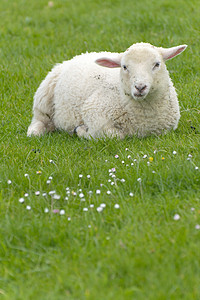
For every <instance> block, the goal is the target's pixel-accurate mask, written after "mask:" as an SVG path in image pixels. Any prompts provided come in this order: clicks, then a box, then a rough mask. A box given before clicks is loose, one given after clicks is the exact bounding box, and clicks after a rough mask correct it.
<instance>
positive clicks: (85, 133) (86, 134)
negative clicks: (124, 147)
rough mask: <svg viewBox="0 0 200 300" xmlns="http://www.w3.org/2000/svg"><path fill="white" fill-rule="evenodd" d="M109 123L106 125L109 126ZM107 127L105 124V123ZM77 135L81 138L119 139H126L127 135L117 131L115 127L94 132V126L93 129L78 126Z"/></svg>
mask: <svg viewBox="0 0 200 300" xmlns="http://www.w3.org/2000/svg"><path fill="white" fill-rule="evenodd" d="M108 123H109V122H106V124H107V125H108ZM104 125H105V123H104ZM75 133H76V134H77V135H78V136H79V137H83V138H87V139H89V138H91V137H93V138H101V137H117V138H120V139H123V138H125V134H124V133H123V132H122V131H121V130H120V129H117V128H115V127H112V126H106V127H105V126H102V125H101V126H100V127H99V129H96V130H94V129H93V130H92V126H91V128H88V127H87V126H86V125H80V126H77V127H76V128H75Z"/></svg>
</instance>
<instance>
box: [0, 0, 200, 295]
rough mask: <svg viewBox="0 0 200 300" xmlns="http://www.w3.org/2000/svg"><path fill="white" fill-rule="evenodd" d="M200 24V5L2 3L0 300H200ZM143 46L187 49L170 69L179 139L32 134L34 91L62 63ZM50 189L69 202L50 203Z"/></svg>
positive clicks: (88, 0) (100, 0)
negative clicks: (178, 115)
mask: <svg viewBox="0 0 200 300" xmlns="http://www.w3.org/2000/svg"><path fill="white" fill-rule="evenodd" d="M199 15H200V9H199V1H198V0H191V1H189V2H188V1H184V0H177V1H172V0H161V1H156V0H152V1H148V0H144V1H133V0H124V1H120V0H115V1H114V0H108V1H105V0H93V1H92V0H85V1H78V0H74V1H68V0H66V1H64V0H63V1H62V0H57V1H54V6H53V7H49V6H48V1H47V0H45V1H44V0H34V1H25V0H18V1H12V0H7V1H6V0H1V2H0V61H1V64H0V98H1V99H0V122H1V123H0V124H1V130H0V166H1V167H0V190H1V192H0V220H1V221H0V299H5V300H6V299H8V300H13V299H14V300H15V299H16V300H17V299H19V300H22V299H23V300H27V299H34V300H35V299H41V300H47V299H48V300H55V299H56V300H61V299H69V300H75V299H76V300H82V299H89V300H94V299H95V300H113V299H116V300H118V299H119V300H129V299H133V300H135V299H136V300H140V299H141V300H144V299H150V300H164V299H170V300H173V299H174V300H177V299H187V300H191V299H195V300H198V299H200V285H199V281H200V250H199V249H200V230H198V229H196V228H195V227H196V225H198V224H200V143H199V133H200V108H199V107H200V96H199V82H200V78H199V73H200V58H199V33H200V32H199V28H200V19H199ZM140 41H144V42H150V43H152V44H155V45H157V46H164V47H171V46H176V45H179V44H188V46H189V47H188V48H187V50H186V51H185V52H184V53H183V54H182V55H181V56H179V57H177V58H175V59H174V60H172V61H169V62H167V66H168V69H169V71H170V73H171V77H172V79H173V82H174V84H175V86H176V89H177V92H178V95H179V101H180V107H181V120H180V123H179V126H178V129H177V130H176V131H175V132H169V133H168V134H167V135H165V136H161V137H149V138H146V139H141V140H139V139H137V138H134V137H133V138H126V139H125V140H123V141H119V140H116V139H113V140H109V139H106V140H97V141H94V140H89V141H87V140H81V139H79V138H77V137H76V136H72V137H70V136H69V135H68V134H67V133H65V132H55V133H53V134H49V135H46V136H44V137H40V138H27V137H26V131H27V127H28V125H29V123H30V121H31V114H32V98H33V95H34V92H35V91H36V89H37V87H38V86H39V84H40V82H41V80H42V79H43V78H44V77H45V75H46V74H47V73H48V71H49V70H50V69H51V68H52V66H53V65H54V64H55V63H58V62H61V61H63V60H66V59H69V58H71V57H73V56H74V55H76V54H79V53H82V52H85V51H101V50H107V51H124V50H125V49H126V48H128V46H130V45H131V44H132V43H135V42H140ZM191 126H193V127H195V130H192V129H191ZM126 148H128V150H126ZM33 150H34V151H33ZM35 150H36V151H35ZM154 150H157V151H156V153H154ZM173 151H176V152H177V154H173ZM116 154H117V155H119V158H118V159H117V158H115V155H116ZM189 154H191V155H192V157H191V160H188V155H189ZM128 155H130V156H131V158H128ZM144 155H147V158H143V156H144ZM149 157H153V161H152V162H151V163H150V164H149V165H148V164H147V162H148V160H149ZM162 157H164V158H165V159H164V160H162ZM134 159H137V161H134ZM50 160H53V163H50ZM122 161H124V164H123V163H122ZM131 163H132V165H131ZM195 167H199V169H198V170H197V169H195ZM111 168H116V173H115V175H116V178H112V177H111V176H109V169H111ZM37 171H41V174H40V175H39V174H36V172H37ZM152 171H155V172H154V173H152ZM25 174H29V177H25V176H24V175H25ZM80 174H82V175H83V177H82V178H79V175H80ZM88 174H90V176H91V178H90V179H88V178H87V175H88ZM49 176H52V177H53V179H52V181H51V183H50V184H49V185H48V184H47V183H46V181H47V180H48V178H49ZM138 178H141V182H140V181H138V180H137V179H138ZM109 179H111V180H112V181H113V182H114V185H111V183H110V182H108V180H109ZM119 179H124V180H125V182H121V181H120V180H119ZM8 180H11V181H12V183H11V184H8ZM101 185H102V186H101ZM67 187H69V188H70V195H69V199H68V200H65V197H66V196H67V194H66V188H67ZM79 189H82V192H83V193H84V195H85V201H80V199H81V198H80V197H79V194H80V192H79ZM98 189H100V190H101V194H100V195H97V194H96V190H98ZM52 190H55V191H56V193H57V194H58V195H60V196H61V197H60V199H57V200H56V199H53V198H52V197H51V196H49V195H47V197H44V196H42V193H43V192H47V194H48V193H49V191H52ZM108 190H109V191H111V194H110V195H109V194H107V191H108ZM36 191H40V195H39V196H36V195H35V192H36ZM89 191H92V192H93V194H89V193H88V192H89ZM75 192H76V193H77V196H75V195H72V193H73V194H74V193H75ZM25 193H28V194H29V196H28V197H27V198H25V202H24V203H23V204H21V203H19V199H20V198H21V197H24V194H25ZM130 193H133V196H130ZM102 203H105V204H106V208H104V209H103V211H102V212H97V207H99V206H100V204H102ZM91 204H94V208H90V205H91ZM115 204H119V206H120V208H119V209H116V208H114V205H115ZM27 205H30V206H31V210H27V209H26V206H27ZM45 208H48V209H49V213H44V209H45ZM83 208H88V211H83ZM191 208H192V210H191ZM54 209H59V210H60V209H64V210H65V215H62V216H60V215H59V214H55V213H53V210H54ZM175 214H178V215H179V216H180V219H179V220H177V221H176V220H174V215H175Z"/></svg>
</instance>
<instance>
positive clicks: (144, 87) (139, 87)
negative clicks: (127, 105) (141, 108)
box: [135, 85, 147, 93]
mask: <svg viewBox="0 0 200 300" xmlns="http://www.w3.org/2000/svg"><path fill="white" fill-rule="evenodd" d="M135 88H136V90H137V91H138V92H140V93H142V92H144V90H145V89H146V88H147V86H146V85H138V86H137V85H135Z"/></svg>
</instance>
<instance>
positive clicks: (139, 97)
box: [132, 93, 147, 101]
mask: <svg viewBox="0 0 200 300" xmlns="http://www.w3.org/2000/svg"><path fill="white" fill-rule="evenodd" d="M146 96H147V93H134V94H133V95H132V97H133V99H134V100H138V101H141V100H144V99H145V98H146Z"/></svg>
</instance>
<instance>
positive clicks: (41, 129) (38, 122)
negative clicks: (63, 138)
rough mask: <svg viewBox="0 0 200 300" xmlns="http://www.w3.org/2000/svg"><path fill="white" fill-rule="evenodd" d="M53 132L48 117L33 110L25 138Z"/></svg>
mask: <svg viewBox="0 0 200 300" xmlns="http://www.w3.org/2000/svg"><path fill="white" fill-rule="evenodd" d="M53 130H55V126H54V124H53V121H52V120H51V118H50V116H48V115H45V114H43V113H42V112H40V111H38V110H37V109H34V116H33V119H32V122H31V124H30V126H29V127H28V131H27V136H31V135H38V136H40V135H43V134H44V133H47V132H50V131H53Z"/></svg>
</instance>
